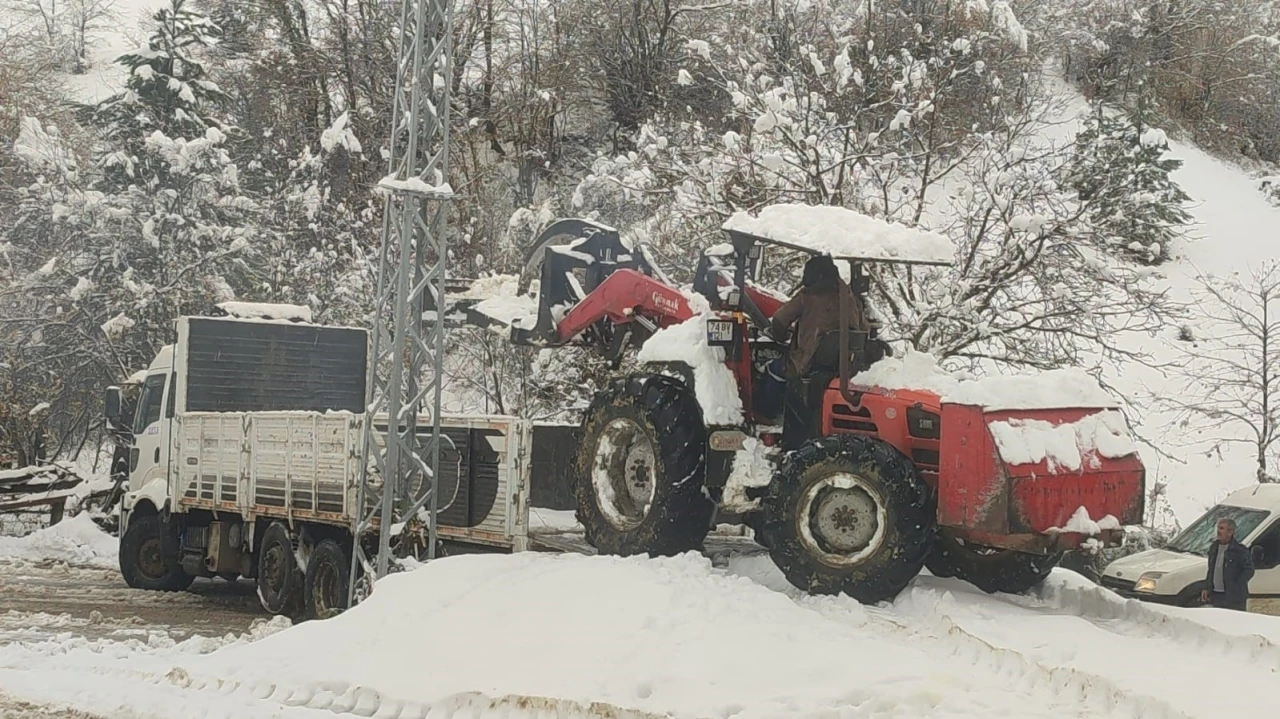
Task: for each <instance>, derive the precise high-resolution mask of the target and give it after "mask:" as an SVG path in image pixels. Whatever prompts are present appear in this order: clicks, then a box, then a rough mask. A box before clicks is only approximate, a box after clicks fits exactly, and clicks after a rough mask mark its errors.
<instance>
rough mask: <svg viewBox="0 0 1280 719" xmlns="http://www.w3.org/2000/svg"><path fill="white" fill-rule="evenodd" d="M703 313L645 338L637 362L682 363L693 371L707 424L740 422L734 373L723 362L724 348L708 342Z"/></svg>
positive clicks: (738, 399)
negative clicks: (713, 345)
mask: <svg viewBox="0 0 1280 719" xmlns="http://www.w3.org/2000/svg"><path fill="white" fill-rule="evenodd" d="M707 319H708V317H707V316H706V315H696V316H694V317H693V318H691V319H688V320H685V321H684V322H681V323H680V324H677V325H672V326H670V327H664V328H662V329H660V330H658V331H657V332H654V333H653V336H652V337H650V338H649V339H648V340H646V341H645V343H644V346H643V347H641V348H640V352H639V353H637V354H636V361H637V362H639V363H641V364H645V363H648V362H683V363H684V364H687V365H689V367H690V368H691V369H692V370H693V391H694V394H695V395H696V396H697V399H698V405H699V406H701V407H702V419H703V421H704V422H705V423H707V424H740V423H741V422H742V398H741V397H740V396H739V395H738V383H737V382H735V381H734V379H733V372H731V371H730V370H729V368H728V367H727V366H726V365H725V363H724V361H725V360H724V350H722V349H720V348H719V347H712V346H711V345H710V344H708V342H707Z"/></svg>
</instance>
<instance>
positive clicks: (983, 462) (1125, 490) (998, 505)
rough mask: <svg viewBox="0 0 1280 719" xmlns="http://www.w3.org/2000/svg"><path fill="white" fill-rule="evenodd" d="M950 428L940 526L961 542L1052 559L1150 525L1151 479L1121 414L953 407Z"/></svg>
mask: <svg viewBox="0 0 1280 719" xmlns="http://www.w3.org/2000/svg"><path fill="white" fill-rule="evenodd" d="M942 426H944V427H946V428H947V431H946V432H944V433H943V434H942V441H941V452H940V455H941V463H940V466H939V478H938V480H939V481H938V523H939V525H940V526H942V527H944V528H946V529H947V530H948V531H950V532H952V533H954V534H955V535H957V536H959V537H960V538H961V539H965V540H967V541H972V542H974V543H977V544H982V545H986V546H990V547H1000V548H1005V549H1016V550H1020V551H1028V552H1035V553H1050V552H1056V551H1062V550H1066V549H1074V548H1077V547H1079V546H1080V545H1081V543H1082V542H1084V541H1086V540H1087V539H1090V538H1094V539H1097V540H1100V541H1102V543H1103V544H1105V545H1108V546H1111V545H1114V544H1117V543H1118V542H1119V541H1120V539H1121V537H1122V533H1123V526H1124V525H1129V524H1140V523H1141V522H1142V519H1143V513H1144V509H1145V506H1144V503H1145V495H1144V483H1145V478H1146V474H1145V470H1144V469H1143V465H1142V461H1141V459H1140V458H1139V457H1138V453H1137V448H1136V446H1135V445H1134V444H1133V440H1132V438H1131V436H1130V435H1129V431H1128V427H1127V426H1126V424H1125V420H1124V416H1123V415H1122V414H1120V413H1119V412H1118V411H1115V410H1110V409H1104V410H1099V409H1034V410H1001V411H991V410H988V409H984V408H982V407H975V406H970V405H959V404H949V403H945V402H944V403H943V405H942Z"/></svg>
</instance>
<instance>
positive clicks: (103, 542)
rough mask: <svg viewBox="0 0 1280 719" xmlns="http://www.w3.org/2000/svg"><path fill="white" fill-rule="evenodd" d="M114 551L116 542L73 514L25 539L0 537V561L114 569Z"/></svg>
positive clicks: (115, 561) (115, 559) (86, 515)
mask: <svg viewBox="0 0 1280 719" xmlns="http://www.w3.org/2000/svg"><path fill="white" fill-rule="evenodd" d="M118 548H119V543H118V540H117V539H116V538H115V537H113V536H111V535H110V534H107V533H106V532H104V531H102V530H101V529H100V528H99V527H98V525H96V524H94V523H93V519H91V518H90V517H89V515H88V514H77V515H76V516H74V517H72V518H70V519H64V520H63V521H61V522H59V523H57V524H55V525H53V526H52V527H46V528H45V529H41V530H38V531H36V532H32V533H31V534H28V535H27V536H25V537H0V560H4V559H21V560H26V561H29V562H39V561H45V560H57V561H62V562H67V563H69V564H84V565H88V566H92V567H102V568H106V569H114V568H115V567H117V566H119V565H118V562H117V557H118V556H119V551H118Z"/></svg>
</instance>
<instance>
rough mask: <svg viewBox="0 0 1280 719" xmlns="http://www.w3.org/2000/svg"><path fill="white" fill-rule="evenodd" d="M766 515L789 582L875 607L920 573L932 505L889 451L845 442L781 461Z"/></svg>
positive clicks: (859, 440) (866, 440)
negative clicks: (845, 595)
mask: <svg viewBox="0 0 1280 719" xmlns="http://www.w3.org/2000/svg"><path fill="white" fill-rule="evenodd" d="M763 508H764V515H765V516H764V525H765V530H766V532H765V534H766V536H767V538H768V546H769V549H770V554H771V556H772V557H773V561H774V563H776V564H777V565H778V567H779V568H780V569H781V570H782V573H783V574H784V575H786V577H787V580H788V581H790V582H791V583H792V584H793V585H795V586H796V587H799V588H800V589H803V590H805V591H808V592H812V593H814V594H836V593H839V592H844V593H845V594H848V595H850V596H852V597H854V598H855V599H857V600H858V601H860V602H864V603H867V604H872V603H875V602H879V601H883V600H887V599H893V598H894V597H896V596H897V595H898V593H899V592H901V591H902V590H903V589H904V588H905V587H906V586H907V584H909V583H910V582H911V580H912V579H913V578H915V576H916V575H917V574H919V572H920V569H921V567H923V566H924V562H925V558H926V557H927V556H928V555H929V550H930V547H931V546H932V544H933V537H934V534H935V532H934V523H935V521H936V513H937V498H936V496H935V494H934V491H933V488H932V487H930V486H929V485H928V484H927V483H926V482H925V481H924V480H923V479H922V478H921V477H920V474H919V472H917V471H916V468H915V465H914V464H912V463H911V460H910V459H908V458H907V457H906V456H905V455H903V454H902V453H901V452H899V451H898V450H897V449H895V448H894V447H893V446H891V445H889V444H887V443H885V442H882V441H880V440H877V439H873V438H870V437H863V436H858V435H845V436H837V437H823V438H820V439H815V440H811V441H809V442H807V443H806V444H804V445H803V446H802V447H800V449H798V450H796V451H795V452H793V453H792V454H791V455H790V456H789V457H787V459H786V461H785V462H784V463H783V466H782V470H781V472H780V473H779V474H778V476H777V477H776V478H775V479H774V481H773V483H772V484H770V485H769V494H768V496H767V497H766V498H765V501H764V507H763Z"/></svg>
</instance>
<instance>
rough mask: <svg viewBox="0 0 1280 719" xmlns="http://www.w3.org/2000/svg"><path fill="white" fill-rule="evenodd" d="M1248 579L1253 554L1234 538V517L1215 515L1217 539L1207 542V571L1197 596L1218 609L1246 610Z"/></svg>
mask: <svg viewBox="0 0 1280 719" xmlns="http://www.w3.org/2000/svg"><path fill="white" fill-rule="evenodd" d="M1250 579H1253V558H1252V557H1250V556H1249V550H1247V549H1245V547H1244V545H1243V544H1241V543H1240V542H1238V541H1236V523H1235V520H1233V519H1225V518H1224V519H1219V520H1218V538H1217V541H1216V542H1214V543H1212V544H1210V545H1209V572H1208V574H1206V575H1205V580H1204V581H1205V584H1206V585H1207V588H1206V589H1205V590H1204V591H1203V592H1201V593H1200V600H1201V601H1203V602H1208V603H1209V604H1212V605H1213V606H1215V607H1218V608H1220V609H1238V610H1240V611H1242V612H1243V611H1246V605H1247V604H1248V602H1249V580H1250Z"/></svg>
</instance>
